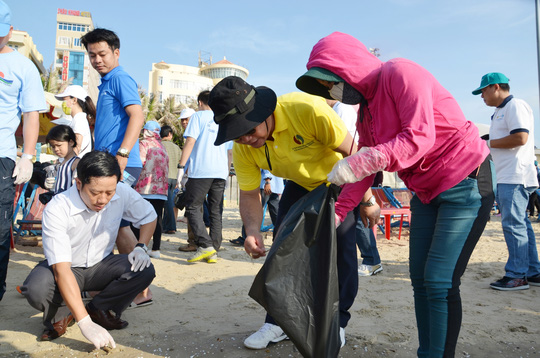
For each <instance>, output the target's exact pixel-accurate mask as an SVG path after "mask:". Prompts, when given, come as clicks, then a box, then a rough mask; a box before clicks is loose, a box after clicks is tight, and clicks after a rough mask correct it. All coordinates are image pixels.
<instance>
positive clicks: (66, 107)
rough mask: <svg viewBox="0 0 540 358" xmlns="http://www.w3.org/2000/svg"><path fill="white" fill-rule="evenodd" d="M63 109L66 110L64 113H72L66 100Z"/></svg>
mask: <svg viewBox="0 0 540 358" xmlns="http://www.w3.org/2000/svg"><path fill="white" fill-rule="evenodd" d="M62 111H64V113H65V114H67V115H68V116H70V115H71V108H69V107H68V106H67V105H66V102H62Z"/></svg>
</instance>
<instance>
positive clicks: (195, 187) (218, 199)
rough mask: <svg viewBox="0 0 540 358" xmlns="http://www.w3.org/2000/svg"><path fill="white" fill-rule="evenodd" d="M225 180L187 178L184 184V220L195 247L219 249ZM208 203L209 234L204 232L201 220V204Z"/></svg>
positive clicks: (204, 228)
mask: <svg viewBox="0 0 540 358" xmlns="http://www.w3.org/2000/svg"><path fill="white" fill-rule="evenodd" d="M224 192H225V179H212V178H189V180H188V181H187V183H186V213H185V215H186V218H187V219H188V221H189V225H190V226H191V229H192V231H193V234H194V235H195V243H196V245H197V246H200V247H203V248H207V247H212V246H213V247H214V249H216V250H219V248H220V247H221V241H222V239H223V237H222V236H221V230H222V227H223V224H222V221H221V216H222V215H221V213H222V212H223V193H224ZM205 199H206V200H207V202H208V212H209V214H210V234H208V231H206V226H205V224H204V220H203V203H204V200H205Z"/></svg>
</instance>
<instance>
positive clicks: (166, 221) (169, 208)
mask: <svg viewBox="0 0 540 358" xmlns="http://www.w3.org/2000/svg"><path fill="white" fill-rule="evenodd" d="M175 187H176V179H171V178H169V188H168V189H167V201H166V202H165V206H164V207H163V231H164V232H167V231H176V217H175V216H174V188H175Z"/></svg>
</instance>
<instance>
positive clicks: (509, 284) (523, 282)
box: [489, 276, 529, 291]
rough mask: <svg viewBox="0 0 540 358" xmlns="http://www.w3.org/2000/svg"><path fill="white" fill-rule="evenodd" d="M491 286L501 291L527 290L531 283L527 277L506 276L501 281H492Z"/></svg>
mask: <svg viewBox="0 0 540 358" xmlns="http://www.w3.org/2000/svg"><path fill="white" fill-rule="evenodd" d="M489 286H490V287H491V288H492V289H494V290H499V291H518V290H527V289H528V288H529V283H528V282H527V279H526V278H512V277H508V276H504V277H503V278H501V279H500V280H499V281H495V282H492V283H491V284H490V285H489Z"/></svg>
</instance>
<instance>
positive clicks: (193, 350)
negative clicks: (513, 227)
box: [0, 206, 540, 358]
mask: <svg viewBox="0 0 540 358" xmlns="http://www.w3.org/2000/svg"><path fill="white" fill-rule="evenodd" d="M223 216H224V220H223V223H224V229H223V246H222V250H221V251H220V252H219V260H218V263H216V264H208V263H206V262H201V263H195V264H189V263H188V262H187V261H186V259H187V258H188V256H189V253H184V252H179V251H178V246H179V245H181V244H184V243H186V239H187V230H186V225H185V224H183V223H178V231H177V233H176V234H174V235H163V239H162V240H163V241H162V246H161V258H160V259H153V260H152V261H153V263H154V265H155V267H156V271H157V277H156V279H155V280H154V282H153V283H152V286H151V288H152V292H153V296H154V301H155V303H154V304H152V305H150V306H146V307H140V308H135V309H129V310H126V311H125V312H124V314H123V315H122V318H123V319H125V320H127V321H128V322H129V326H128V327H127V328H126V329H124V330H120V331H111V332H110V333H111V334H112V336H113V338H114V339H115V341H116V345H117V347H116V348H115V349H113V350H112V351H111V352H108V353H107V352H105V351H103V350H94V349H93V345H91V344H90V343H89V342H88V341H86V339H85V338H84V337H83V336H82V334H81V332H80V330H79V328H78V327H77V325H74V326H72V327H70V328H68V330H67V332H66V334H65V335H64V336H62V337H60V338H58V339H56V340H54V341H52V342H40V341H38V337H39V336H40V335H41V332H42V330H43V326H42V324H41V317H42V314H41V313H40V312H37V311H36V310H35V309H33V308H32V307H31V306H30V305H29V304H28V303H27V301H26V300H25V299H24V297H22V296H21V295H20V294H19V293H18V292H17V291H16V290H15V287H16V286H17V285H20V284H22V282H23V281H24V279H25V277H26V276H27V275H28V273H29V272H30V270H31V269H32V268H33V267H34V266H35V265H36V263H37V262H38V261H40V260H42V259H43V251H42V248H41V247H39V246H37V247H31V246H22V245H16V249H15V251H14V252H13V253H12V255H11V261H10V265H9V271H8V280H7V292H6V294H5V296H4V298H3V300H2V301H1V302H0V312H1V313H0V318H1V319H0V357H39V358H41V357H101V356H108V357H164V356H166V357H182V358H183V357H193V358H195V357H226V358H232V357H239V358H243V357H261V358H262V357H264V358H266V357H301V355H300V354H299V352H298V350H297V349H296V348H295V347H294V345H293V344H292V343H291V342H290V341H283V342H280V343H277V344H272V345H270V346H269V347H268V348H267V349H264V350H260V351H254V350H249V349H246V348H244V346H243V344H242V342H243V340H244V339H245V338H246V337H247V336H249V335H250V334H251V333H253V332H254V331H256V330H257V329H259V327H260V326H261V325H262V324H263V321H264V315H265V312H264V310H263V308H262V307H260V306H259V305H258V304H257V303H256V302H255V301H253V300H252V299H251V298H249V297H248V291H249V288H250V287H251V283H252V282H253V278H254V276H255V274H256V273H257V272H258V270H259V269H260V268H261V266H262V263H263V261H262V259H257V260H252V259H251V258H250V257H249V256H248V255H247V254H246V253H245V252H244V250H243V248H240V247H235V246H232V245H231V244H230V243H229V240H230V239H234V238H236V237H238V236H239V235H240V228H241V220H240V215H239V213H238V208H237V207H236V206H230V207H226V208H225V211H224V215H223ZM533 227H534V229H535V232H536V233H537V235H538V236H540V223H536V222H535V223H533ZM395 230H396V231H395V232H393V233H392V238H391V240H386V239H385V238H384V236H383V235H382V234H381V233H380V232H379V235H378V240H377V243H378V247H379V251H380V255H381V259H382V263H383V266H384V271H383V272H382V273H380V274H378V275H376V276H372V277H360V285H359V290H358V296H357V298H356V301H355V303H354V305H353V307H352V309H351V313H352V319H351V320H350V322H349V326H348V327H347V329H346V339H347V344H346V346H345V347H344V348H343V349H342V350H341V352H340V357H359V356H361V357H400V358H401V357H415V356H416V349H417V333H416V323H415V317H414V308H413V298H412V287H411V284H410V281H409V275H408V229H404V232H403V235H402V237H401V240H398V239H397V229H395ZM271 242H272V241H271V234H269V235H268V237H267V238H266V240H265V244H266V245H267V247H268V248H269V247H270V245H271ZM506 259H507V250H506V245H505V243H504V238H503V235H502V230H501V224H500V217H498V216H492V220H491V221H490V222H489V223H488V225H487V227H486V230H485V232H484V234H483V236H482V238H481V239H480V242H479V243H478V245H477V248H476V250H475V251H474V253H473V255H472V258H471V260H470V263H469V265H468V268H467V271H466V272H465V275H464V276H463V278H462V285H461V292H462V299H463V325H462V329H461V334H460V337H459V341H458V345H457V350H456V357H540V287H533V286H531V288H530V289H529V290H524V291H516V292H501V291H495V290H492V289H490V288H489V283H490V282H492V281H494V280H497V279H499V278H500V277H502V275H503V274H504V264H505V262H506Z"/></svg>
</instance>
